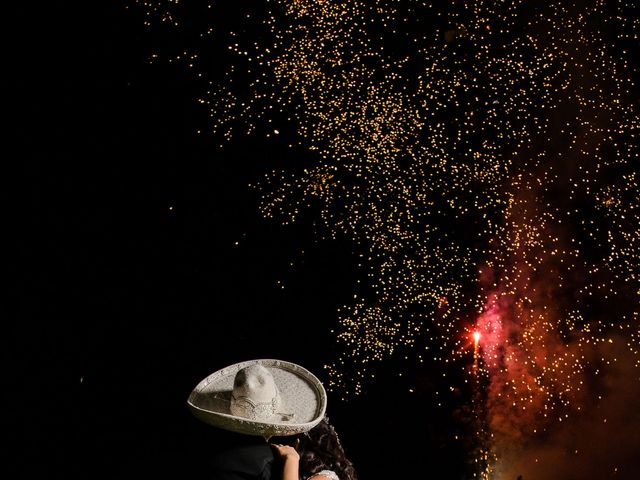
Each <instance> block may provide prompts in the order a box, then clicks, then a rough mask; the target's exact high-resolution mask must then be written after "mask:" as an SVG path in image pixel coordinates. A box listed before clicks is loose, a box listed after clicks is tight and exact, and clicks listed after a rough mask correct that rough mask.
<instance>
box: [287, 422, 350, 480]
mask: <svg viewBox="0 0 640 480" xmlns="http://www.w3.org/2000/svg"><path fill="white" fill-rule="evenodd" d="M295 443H296V449H297V450H298V452H299V453H300V473H301V475H302V478H303V479H306V478H309V477H310V476H311V475H314V474H316V473H318V472H320V471H321V470H333V471H334V472H335V473H336V474H337V475H338V477H339V478H340V480H357V479H358V475H357V473H356V470H355V467H354V466H353V463H352V462H351V460H349V459H348V458H347V456H346V454H345V452H344V449H343V448H342V444H341V443H340V439H339V438H338V434H337V432H336V431H335V429H334V428H333V425H331V424H330V423H329V419H328V418H326V417H325V418H323V419H322V420H321V421H320V423H318V424H317V425H316V426H315V427H313V428H312V429H311V430H310V431H309V432H307V433H304V434H301V435H298V436H297V438H296V442H295Z"/></svg>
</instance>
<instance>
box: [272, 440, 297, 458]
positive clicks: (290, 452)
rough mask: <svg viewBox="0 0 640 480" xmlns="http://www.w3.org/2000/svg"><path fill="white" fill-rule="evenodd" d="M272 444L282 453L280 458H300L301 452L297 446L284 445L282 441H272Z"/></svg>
mask: <svg viewBox="0 0 640 480" xmlns="http://www.w3.org/2000/svg"><path fill="white" fill-rule="evenodd" d="M271 446H272V447H273V448H274V450H275V451H276V452H277V453H278V455H280V458H282V459H283V460H287V459H288V458H290V459H292V460H300V454H299V453H298V452H297V450H296V449H295V448H293V447H292V446H290V445H282V444H280V443H272V444H271Z"/></svg>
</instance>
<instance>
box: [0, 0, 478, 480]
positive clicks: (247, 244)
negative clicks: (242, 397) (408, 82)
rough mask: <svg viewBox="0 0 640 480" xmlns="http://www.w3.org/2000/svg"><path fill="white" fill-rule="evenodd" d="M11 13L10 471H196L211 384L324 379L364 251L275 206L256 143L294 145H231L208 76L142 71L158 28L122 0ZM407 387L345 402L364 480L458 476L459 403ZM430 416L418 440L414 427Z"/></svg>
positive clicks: (344, 417) (335, 408)
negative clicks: (267, 216)
mask: <svg viewBox="0 0 640 480" xmlns="http://www.w3.org/2000/svg"><path fill="white" fill-rule="evenodd" d="M10 10H11V12H10V14H11V15H10V17H9V18H10V19H9V20H8V22H10V23H11V24H12V25H13V28H14V29H15V32H16V34H15V36H14V39H13V41H12V44H11V46H10V49H11V51H10V58H9V61H10V62H11V66H10V68H8V69H7V70H5V72H6V74H8V76H9V79H10V88H9V90H8V92H7V93H8V94H9V96H10V97H11V98H10V105H11V110H10V112H11V114H10V120H11V127H10V135H9V136H10V146H11V148H10V149H9V150H8V151H9V152H11V153H10V154H9V155H8V156H5V162H6V164H11V165H14V166H17V174H16V177H13V176H11V177H10V179H9V180H10V182H11V183H12V184H13V186H14V187H15V186H18V188H17V191H16V193H15V194H14V195H13V196H12V199H11V201H10V204H9V205H10V210H11V211H10V212H9V215H10V219H11V222H12V223H13V222H14V221H15V227H14V228H12V229H10V230H9V231H8V232H7V235H8V236H9V237H10V240H11V249H10V250H8V254H9V256H10V262H9V265H10V268H9V272H8V273H9V275H10V278H11V279H12V287H11V289H10V294H11V303H10V306H11V308H12V311H13V313H12V314H11V315H10V316H7V317H5V322H7V324H8V326H9V331H10V335H9V336H8V344H7V345H5V346H4V347H3V349H2V350H3V354H4V363H5V365H7V366H8V367H9V371H10V372H11V374H10V376H9V379H10V383H9V387H10V388H7V389H6V390H5V395H4V396H5V398H6V399H8V402H9V406H8V408H7V410H5V421H6V422H8V425H9V426H10V427H11V429H10V431H11V432H15V433H13V435H14V436H15V438H14V439H13V440H11V444H12V446H15V447H16V451H15V454H13V455H12V459H11V461H10V462H9V467H10V470H11V474H9V476H8V477H7V478H12V479H14V478H129V477H131V478H133V477H134V476H136V477H137V478H150V477H151V476H155V475H159V474H163V473H165V472H167V471H170V472H172V473H173V476H174V478H180V471H181V470H180V468H181V467H180V465H181V463H182V462H187V461H191V460H190V458H191V457H190V456H188V455H187V451H188V450H190V449H192V450H193V449H195V450H197V448H198V446H197V435H198V434H199V433H198V432H200V430H197V428H196V427H195V426H194V422H196V420H195V419H193V418H192V417H191V415H190V413H189V412H188V411H187V409H186V403H185V401H186V398H187V396H188V394H189V392H190V390H191V388H193V386H195V384H196V383H197V382H198V381H200V380H201V379H202V378H203V377H204V376H206V375H208V374H209V373H211V372H213V371H214V370H217V369H218V368H222V367H223V366H225V365H227V364H231V363H233V362H236V361H241V360H245V359H250V358H281V359H286V360H289V361H293V362H298V363H301V364H303V365H305V366H306V367H307V368H309V369H310V370H312V371H314V372H315V373H316V374H317V375H318V376H319V377H320V378H321V379H322V380H326V376H325V373H324V371H323V370H322V366H323V364H324V363H326V362H327V361H328V359H329V358H330V357H331V355H332V354H333V353H334V351H333V349H334V346H333V343H332V339H331V336H330V335H329V329H330V327H331V325H332V324H333V323H332V322H335V312H336V309H337V308H338V307H339V306H340V305H342V304H343V303H345V302H346V301H347V300H348V298H349V297H350V296H351V295H352V294H353V287H352V285H353V283H352V281H351V280H352V279H353V278H354V271H355V269H356V265H355V261H354V259H353V256H352V248H351V245H349V244H348V243H347V242H340V241H329V240H323V239H322V238H321V237H320V236H319V235H317V232H316V230H315V228H314V225H313V223H312V222H311V221H306V220H304V221H302V222H301V223H300V224H298V225H297V226H293V227H282V226H280V225H279V224H277V223H269V222H268V221H266V220H264V219H263V218H262V217H261V215H260V213H259V211H258V209H257V197H256V194H255V193H254V192H252V191H251V190H250V189H249V188H248V184H249V183H251V182H252V181H254V180H255V179H256V178H258V177H259V176H260V175H261V174H262V173H263V172H264V171H266V169H265V167H266V165H265V164H264V162H262V161H261V159H262V157H261V156H256V155H255V152H256V151H259V152H262V153H264V152H265V151H266V152H270V153H271V154H272V155H273V156H276V155H277V151H270V150H269V149H276V150H277V148H278V147H277V146H273V145H268V144H265V145H260V144H245V145H243V144H235V145H234V144H232V145H231V146H229V147H227V149H226V150H225V152H224V155H223V154H221V153H220V151H219V150H217V149H216V148H215V145H213V141H212V140H211V139H208V138H206V137H203V136H201V137H198V136H197V135H195V130H196V128H197V127H198V126H200V125H201V124H202V123H203V122H205V121H206V118H205V116H204V114H203V112H202V111H199V110H198V109H197V108H196V106H195V105H193V102H192V101H191V98H192V95H191V92H190V90H189V89H190V88H192V86H191V85H190V83H189V81H188V79H187V78H186V77H185V76H184V75H183V74H182V73H181V72H180V71H179V70H178V69H175V70H173V69H171V68H168V67H154V68H150V67H149V66H148V65H146V64H145V62H144V59H145V57H146V55H147V53H148V52H147V48H148V44H147V43H146V42H149V38H148V37H147V36H145V32H144V30H143V29H142V28H141V25H140V24H139V18H137V17H136V16H135V15H132V14H131V12H130V11H127V10H125V9H124V5H123V4H122V3H121V2H65V1H57V2H46V3H45V4H44V5H35V4H24V3H19V4H12V6H11V7H10ZM5 21H7V20H5ZM5 153H6V152H5ZM267 166H268V167H271V165H267ZM14 178H17V180H18V182H14V181H13V179H14ZM236 243H237V245H236ZM291 263H293V264H294V265H295V268H290V264H291ZM278 282H281V283H278ZM281 285H284V287H285V288H282V287H281ZM392 371H393V369H392V368H391V369H390V372H392ZM409 374H410V373H409ZM422 375H425V372H423V373H422ZM392 379H393V373H386V372H384V371H381V372H380V382H379V383H378V384H377V386H375V385H374V386H372V387H371V388H370V390H369V391H368V392H367V393H366V394H365V395H364V396H362V397H360V398H357V399H352V400H350V401H346V402H345V401H341V400H340V399H338V398H337V397H335V396H334V395H333V394H330V397H329V405H328V413H329V416H330V418H332V419H333V422H334V423H335V424H336V426H337V428H338V429H339V431H341V432H342V435H343V443H344V444H345V446H346V448H347V450H348V451H349V453H350V454H351V457H352V458H353V460H354V461H355V463H356V465H357V466H358V467H359V470H360V472H361V477H362V479H363V480H365V479H374V478H402V477H403V476H406V475H409V474H411V473H416V472H423V471H429V472H431V473H435V471H440V472H442V473H440V474H438V475H437V477H438V478H443V479H444V478H461V475H462V472H463V470H464V469H465V468H466V466H465V464H464V460H465V457H464V455H465V454H466V453H468V452H465V451H463V450H462V449H458V448H457V447H456V446H455V444H454V443H453V442H452V441H451V435H450V434H451V432H452V430H453V429H456V428H459V427H460V425H456V424H455V422H452V421H451V419H452V415H453V411H452V410H453V407H452V408H451V410H449V409H443V410H444V411H442V410H441V411H438V412H434V411H433V403H432V400H431V397H430V395H431V394H432V391H433V388H434V386H433V385H431V383H430V382H431V380H428V379H427V378H426V377H425V380H424V384H425V386H424V389H423V391H422V392H418V394H419V395H414V396H413V397H411V398H409V397H407V395H406V394H402V393H398V392H395V391H394V390H393V382H392V381H391V380H392ZM421 395H424V396H421ZM407 410H408V411H411V412H412V414H413V417H412V418H411V420H410V421H407V420H406V417H405V416H406V411H407ZM416 427H419V432H420V433H419V434H418V435H419V437H420V438H419V440H420V441H419V442H416V443H414V442H413V441H410V440H407V439H406V438H404V437H405V436H406V435H407V434H408V433H409V432H413V431H414V430H418V428H416ZM390 442H391V443H390ZM201 453H202V452H201ZM168 459H170V460H169V466H167V463H166V462H167V460H168ZM203 478H206V475H205V476H204V477H203ZM434 478H435V475H434Z"/></svg>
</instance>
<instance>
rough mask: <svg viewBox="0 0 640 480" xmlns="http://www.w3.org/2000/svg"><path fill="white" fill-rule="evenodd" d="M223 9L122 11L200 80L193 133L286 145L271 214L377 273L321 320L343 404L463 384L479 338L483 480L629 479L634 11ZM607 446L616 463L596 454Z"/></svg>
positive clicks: (351, 6)
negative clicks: (461, 371) (457, 380)
mask: <svg viewBox="0 0 640 480" xmlns="http://www.w3.org/2000/svg"><path fill="white" fill-rule="evenodd" d="M223 3H224V2H209V3H208V4H204V3H203V5H201V6H200V7H199V8H200V9H201V10H202V11H201V12H200V14H199V15H194V14H193V12H191V13H190V12H189V8H192V7H190V6H188V5H186V4H183V3H181V2H177V1H174V2H170V1H167V2H161V1H157V2H155V1H150V0H147V1H143V0H140V1H136V2H133V3H132V5H131V7H132V8H134V7H135V8H136V9H138V10H139V11H142V12H144V14H145V19H146V23H147V26H148V28H149V29H152V30H153V29H155V31H158V30H162V31H167V32H174V33H166V35H174V37H172V38H179V39H181V41H182V44H180V46H179V48H178V47H175V46H174V47H173V48H171V49H167V50H171V51H167V50H163V49H160V48H159V49H158V50H157V51H154V52H152V53H151V55H150V62H152V63H155V62H172V63H176V64H179V65H182V66H184V67H185V68H186V69H188V71H190V72H193V78H194V85H196V86H197V89H198V91H197V93H196V95H195V98H194V101H196V102H198V103H199V104H200V105H201V106H202V108H203V109H206V111H207V113H208V115H209V124H208V125H207V128H206V129H203V132H202V134H203V135H211V136H212V137H213V138H215V139H216V141H218V142H219V144H220V146H221V147H220V148H224V146H225V145H227V144H229V143H231V142H234V141H243V139H244V140H247V139H248V140H250V139H251V138H255V137H261V138H265V137H269V138H274V139H278V141H279V142H282V143H283V144H284V145H285V146H286V149H285V150H286V152H287V153H286V156H287V158H288V161H287V162H286V166H285V167H280V166H278V167H275V166H274V167H273V168H268V169H267V170H266V171H265V175H264V178H263V179H262V180H261V181H259V182H257V184H256V185H254V187H255V189H256V190H257V191H259V192H260V194H261V198H262V203H261V205H260V208H261V211H262V213H263V214H264V215H265V216H266V217H269V218H274V219H277V220H278V221H280V222H282V223H294V222H296V221H299V219H300V218H302V217H305V216H306V215H310V214H311V215H313V216H314V220H315V221H317V223H318V224H319V225H321V228H320V231H319V235H323V236H324V237H325V238H346V239H348V240H349V241H351V242H353V245H354V256H356V257H357V258H358V261H359V263H360V265H361V267H362V272H363V273H362V278H361V279H360V280H359V286H358V291H357V293H356V294H355V295H354V298H353V302H352V303H351V304H348V305H344V307H343V308H342V309H341V310H340V312H338V313H337V314H336V318H335V322H332V323H331V325H328V328H331V329H335V341H336V342H337V344H338V345H339V346H340V354H339V355H338V357H337V358H334V359H331V361H328V365H327V368H328V370H329V372H330V375H331V378H332V383H331V385H330V386H329V387H330V388H332V389H335V390H337V391H341V392H343V393H344V395H345V396H349V395H357V394H359V393H361V392H362V391H363V389H365V388H366V385H367V383H368V382H370V381H371V380H372V378H373V377H374V375H375V371H376V365H379V364H380V362H385V361H386V360H389V359H395V358H404V359H406V361H407V362H410V363H412V364H419V363H422V362H434V363H438V362H459V363H460V365H461V366H463V367H464V366H465V365H466V363H465V362H468V359H469V356H468V353H469V351H468V350H469V349H468V348H466V347H465V345H466V343H465V342H468V339H469V334H470V332H473V331H477V332H479V338H476V339H475V343H476V346H477V348H479V349H480V359H479V361H480V365H479V369H480V370H482V372H483V375H485V376H486V389H485V390H484V391H483V396H482V402H484V407H483V408H484V410H483V412H484V415H486V425H487V429H488V437H487V443H488V445H486V448H487V449H488V450H490V451H492V452H493V453H492V456H488V457H486V461H487V462H488V463H489V464H490V465H488V470H486V471H487V472H489V473H487V474H486V475H494V476H495V478H498V479H512V478H516V477H517V475H518V474H524V478H525V479H527V478H552V477H550V476H549V475H550V474H549V473H546V472H548V470H547V469H549V465H550V464H552V465H555V467H554V468H556V472H559V471H562V472H563V473H562V475H564V476H562V475H561V476H560V477H557V478H586V477H584V476H580V475H579V474H578V473H579V472H580V471H582V472H589V471H592V472H593V471H596V470H594V468H595V467H594V465H596V464H597V465H599V466H598V469H599V470H597V471H598V475H600V476H598V477H597V478H609V476H611V475H619V476H620V478H628V477H624V472H623V471H619V470H617V469H618V468H619V464H622V463H624V461H625V458H626V456H628V455H630V454H631V453H632V452H633V451H634V449H636V450H637V448H638V443H637V440H635V441H634V440H633V438H635V437H634V435H633V434H632V433H633V432H630V431H628V430H627V429H625V428H624V418H623V417H622V415H621V414H620V413H616V412H619V410H617V407H618V406H619V405H620V404H622V403H624V402H627V401H630V399H632V398H634V396H635V398H637V397H638V396H637V395H636V393H638V392H639V391H640V387H639V385H638V383H639V382H638V373H639V372H638V370H637V367H638V360H639V359H638V353H639V352H638V346H639V340H640V330H639V327H640V324H639V321H640V318H639V317H640V313H639V309H638V304H639V299H640V233H639V232H640V229H639V228H638V226H639V225H640V192H639V189H638V187H639V185H638V182H639V180H640V177H639V173H638V165H639V157H638V127H639V119H638V107H637V95H638V84H637V82H638V58H637V51H638V35H639V34H640V32H639V29H640V28H639V27H640V23H639V18H638V16H637V13H635V10H634V8H633V2H631V1H612V2H604V1H584V2H563V1H553V2H547V3H541V2H534V1H524V0H521V1H518V0H516V1H513V2H489V1H480V2H472V1H460V2H423V1H407V2H397V1H391V0H387V1H385V0H376V1H370V2H369V1H352V2H339V1H334V0H324V1H319V0H315V1H312V0H308V1H305V0H273V1H267V0H264V1H262V2H258V1H254V2H239V3H242V5H236V6H235V7H233V8H229V7H228V6H227V7H223V5H222V4H223ZM193 8H196V7H193ZM195 17H197V19H198V20H197V21H194V20H193V18H195ZM176 32H178V33H176ZM185 32H188V34H187V33H185ZM214 54H215V55H217V57H216V58H223V60H222V61H220V63H219V64H216V69H215V70H212V69H211V68H210V65H209V63H210V62H211V58H213V57H214ZM347 370H348V371H349V372H350V373H349V376H348V378H347V377H346V376H345V371H347ZM354 372H355V374H354ZM354 379H355V380H354ZM478 401H480V400H478ZM616 429H618V431H619V432H620V433H619V435H620V439H622V440H620V441H623V443H624V445H625V446H624V448H621V449H620V450H619V451H618V454H616V455H614V454H611V453H610V452H609V454H608V455H606V456H603V455H598V454H597V452H595V451H594V448H593V447H590V446H588V443H587V442H586V440H585V439H586V438H591V437H594V436H600V435H602V436H603V437H600V438H609V436H612V435H613V432H615V431H616ZM527 459H528V460H531V459H533V461H532V463H527V461H526V460H527ZM576 459H577V460H576ZM571 462H574V463H577V464H579V465H581V467H580V468H577V467H576V468H575V469H574V471H573V473H570V472H569V471H568V470H562V469H564V468H565V466H566V465H570V464H571ZM566 468H569V467H566ZM572 474H573V475H578V476H575V477H572V476H571V475H572ZM593 478H596V477H593Z"/></svg>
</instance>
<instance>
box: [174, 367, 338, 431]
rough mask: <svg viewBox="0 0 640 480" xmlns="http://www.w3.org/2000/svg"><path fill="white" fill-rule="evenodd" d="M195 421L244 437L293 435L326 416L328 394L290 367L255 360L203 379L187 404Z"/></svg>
mask: <svg viewBox="0 0 640 480" xmlns="http://www.w3.org/2000/svg"><path fill="white" fill-rule="evenodd" d="M187 404H188V406H189V409H190V410H191V412H192V413H193V414H194V415H195V416H196V418H198V419H199V420H201V421H203V422H205V423H208V424H210V425H213V426H215V427H219V428H223V429H225V430H231V431H233V432H238V433H245V434H248V435H260V436H263V437H265V438H269V437H271V436H288V435H296V434H298V433H303V432H307V431H309V430H311V429H312V428H313V427H315V426H316V425H317V424H318V423H319V422H320V420H322V418H323V417H324V415H325V411H326V408H327V393H326V391H325V389H324V386H323V385H322V383H321V382H320V381H319V380H318V378H317V377H316V376H315V375H313V374H312V373H311V372H310V371H308V370H307V369H305V368H303V367H301V366H300V365H296V364H295V363H291V362H287V361H284V360H275V359H258V360H249V361H245V362H240V363H235V364H233V365H230V366H228V367H225V368H223V369H221V370H218V371H216V372H214V373H212V374H211V375H209V376H208V377H206V378H205V379H203V380H202V381H201V382H200V383H198V385H196V387H195V388H194V389H193V391H192V392H191V394H190V395H189V399H188V400H187Z"/></svg>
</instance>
